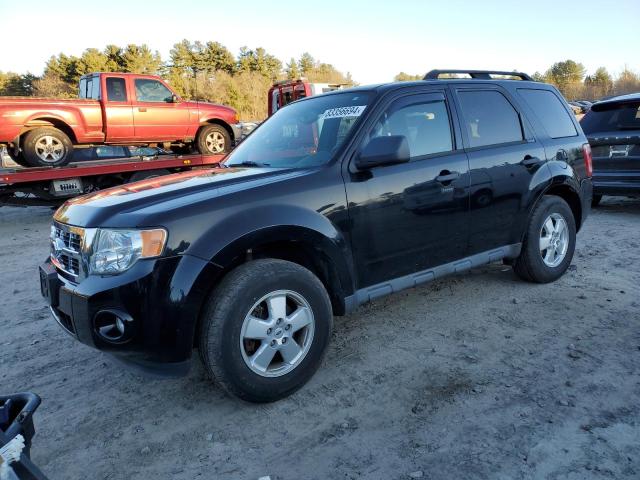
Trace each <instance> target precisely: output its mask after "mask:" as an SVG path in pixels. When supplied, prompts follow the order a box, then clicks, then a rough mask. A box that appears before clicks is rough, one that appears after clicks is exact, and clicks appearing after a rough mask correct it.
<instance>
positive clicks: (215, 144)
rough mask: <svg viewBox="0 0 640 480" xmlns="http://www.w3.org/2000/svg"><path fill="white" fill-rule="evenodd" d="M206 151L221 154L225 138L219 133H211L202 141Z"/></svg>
mask: <svg viewBox="0 0 640 480" xmlns="http://www.w3.org/2000/svg"><path fill="white" fill-rule="evenodd" d="M204 141H205V144H206V145H207V150H209V151H210V152H214V153H223V152H224V148H225V144H226V142H225V138H224V136H223V135H222V133H220V132H211V133H210V134H209V135H207V137H206V138H205V139H204Z"/></svg>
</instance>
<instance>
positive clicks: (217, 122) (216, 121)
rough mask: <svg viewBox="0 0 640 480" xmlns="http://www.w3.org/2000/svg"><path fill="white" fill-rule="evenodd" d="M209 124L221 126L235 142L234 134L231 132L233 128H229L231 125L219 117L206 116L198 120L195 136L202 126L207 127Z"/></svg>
mask: <svg viewBox="0 0 640 480" xmlns="http://www.w3.org/2000/svg"><path fill="white" fill-rule="evenodd" d="M209 125H220V126H221V127H223V128H224V129H225V130H226V131H227V133H229V137H230V138H231V142H232V143H233V142H235V140H236V139H235V136H234V134H233V129H232V128H231V125H229V124H228V123H227V122H225V121H224V120H222V119H221V118H217V117H213V118H208V119H206V120H203V121H201V122H200V126H199V127H198V131H197V132H196V138H198V135H199V134H200V131H201V130H202V129H203V128H204V127H207V126H209Z"/></svg>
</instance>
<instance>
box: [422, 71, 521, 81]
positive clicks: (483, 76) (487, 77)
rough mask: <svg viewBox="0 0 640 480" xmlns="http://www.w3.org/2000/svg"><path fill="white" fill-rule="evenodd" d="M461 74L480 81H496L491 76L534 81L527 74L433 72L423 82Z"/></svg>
mask: <svg viewBox="0 0 640 480" xmlns="http://www.w3.org/2000/svg"><path fill="white" fill-rule="evenodd" d="M459 73H461V74H466V75H469V76H470V77H471V78H473V79H478V80H495V79H494V78H492V77H491V75H504V76H508V77H518V78H520V80H528V81H530V82H533V81H534V80H533V78H531V77H530V76H529V75H527V74H526V73H522V72H500V71H497V70H431V71H430V72H429V73H427V74H426V75H425V76H424V78H423V80H439V79H440V75H445V74H446V75H455V74H459Z"/></svg>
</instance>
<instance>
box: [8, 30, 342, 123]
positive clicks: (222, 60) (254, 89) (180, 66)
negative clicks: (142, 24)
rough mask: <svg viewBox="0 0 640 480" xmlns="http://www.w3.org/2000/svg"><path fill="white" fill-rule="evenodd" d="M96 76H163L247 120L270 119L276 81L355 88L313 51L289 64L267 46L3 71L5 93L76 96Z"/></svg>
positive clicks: (133, 52)
mask: <svg viewBox="0 0 640 480" xmlns="http://www.w3.org/2000/svg"><path fill="white" fill-rule="evenodd" d="M91 72H131V73H142V74H157V75H161V76H162V77H163V78H165V79H166V80H167V81H168V82H169V84H170V85H171V86H172V87H173V88H174V89H175V90H176V92H177V93H178V94H179V95H180V96H182V97H183V98H185V99H196V100H207V101H211V102H216V103H222V104H225V105H229V106H231V107H233V108H235V109H236V110H237V111H238V114H239V116H240V118H241V119H243V120H261V119H264V118H265V117H266V116H267V92H268V90H269V88H270V87H271V85H272V84H273V82H274V81H276V80H283V79H287V78H289V79H296V78H300V77H306V78H308V79H309V81H311V82H323V83H343V84H348V85H353V84H354V82H353V79H352V78H351V75H350V74H349V73H346V74H344V73H342V72H340V71H339V70H337V69H336V68H335V67H334V66H333V65H331V64H328V63H323V62H320V61H317V60H316V59H315V58H313V57H312V56H311V55H310V54H309V53H304V54H302V56H301V57H300V58H299V59H295V58H291V59H290V61H289V62H287V63H286V64H283V63H282V62H281V61H280V60H279V59H278V58H276V57H275V56H273V55H271V54H269V53H268V52H267V51H266V50H265V49H264V48H256V49H249V48H248V47H242V48H241V49H240V51H239V53H238V54H237V55H234V54H233V53H232V52H231V51H230V50H229V49H227V48H226V47H225V46H224V45H222V44H221V43H219V42H213V41H210V42H199V41H195V42H191V41H189V40H182V41H181V42H179V43H176V44H175V45H174V46H173V48H172V49H171V51H170V53H169V58H168V59H166V60H164V59H162V57H161V55H160V54H159V53H158V52H157V51H152V50H151V49H150V48H149V47H148V46H147V45H133V44H131V45H127V46H126V47H119V46H117V45H107V46H106V47H105V48H104V49H103V50H99V49H96V48H88V49H86V50H85V51H84V52H83V53H82V54H81V55H80V56H74V55H66V54H64V53H60V54H59V55H57V56H52V57H51V58H50V59H49V60H48V61H47V62H46V65H45V68H44V72H43V74H42V76H40V77H38V76H35V75H33V74H30V73H27V74H18V73H12V72H7V73H3V72H0V95H26V96H39V97H62V98H73V97H76V96H77V89H78V80H79V78H80V77H81V76H82V75H84V74H86V73H91Z"/></svg>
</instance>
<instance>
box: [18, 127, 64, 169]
mask: <svg viewBox="0 0 640 480" xmlns="http://www.w3.org/2000/svg"><path fill="white" fill-rule="evenodd" d="M22 150H23V154H24V160H25V162H26V163H27V165H28V166H30V167H61V166H63V165H66V164H67V163H68V162H69V160H70V159H71V154H72V153H73V144H72V143H71V140H69V137H68V136H67V135H66V134H65V133H64V132H63V131H61V130H58V129H57V128H53V127H42V128H36V129H34V130H30V131H29V132H27V134H26V135H25V137H24V142H23V144H22Z"/></svg>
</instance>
